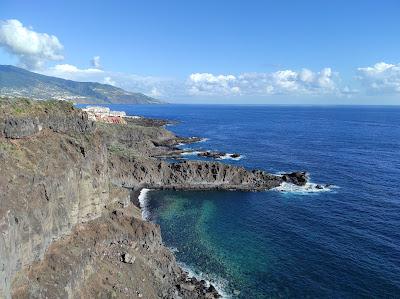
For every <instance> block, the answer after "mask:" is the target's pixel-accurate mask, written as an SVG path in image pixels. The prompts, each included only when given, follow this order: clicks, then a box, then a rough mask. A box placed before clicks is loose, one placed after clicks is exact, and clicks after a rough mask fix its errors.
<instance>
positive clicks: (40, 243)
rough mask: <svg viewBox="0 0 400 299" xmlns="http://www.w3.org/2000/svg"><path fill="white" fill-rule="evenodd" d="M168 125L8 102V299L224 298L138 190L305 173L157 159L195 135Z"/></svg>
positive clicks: (293, 177) (4, 114)
mask: <svg viewBox="0 0 400 299" xmlns="http://www.w3.org/2000/svg"><path fill="white" fill-rule="evenodd" d="M152 124H153V125H152ZM163 124H165V123H163V122H160V121H155V122H152V121H150V120H136V121H135V122H128V124H126V125H105V124H99V125H97V126H96V125H95V124H94V123H93V122H91V121H89V120H88V118H87V116H86V114H85V113H83V112H81V111H80V110H79V109H75V108H74V107H73V106H71V105H69V104H68V103H64V102H54V101H53V102H31V101H26V100H21V101H8V100H6V101H0V170H1V171H0V298H2V297H5V298H11V297H13V298H46V297H47V298H110V297H118V298H124V297H126V298H215V297H217V296H218V294H217V292H216V291H215V289H214V288H213V287H212V286H209V285H207V284H206V283H204V282H198V281H196V280H194V279H191V278H189V277H187V275H186V274H185V273H184V272H182V270H181V269H180V268H179V267H178V265H177V263H176V261H175V258H174V256H173V255H172V254H171V253H170V252H169V251H168V250H167V249H166V248H165V247H164V246H163V245H162V240H161V234H160V229H159V227H158V226H157V225H155V224H153V223H148V222H145V221H143V220H142V219H141V217H140V211H139V210H138V209H137V208H136V207H135V206H134V205H132V203H131V202H130V198H129V196H130V191H131V189H134V190H138V189H140V188H142V187H150V188H159V189H163V188H174V189H232V190H266V189H270V188H273V187H276V186H278V185H279V184H280V183H281V182H282V181H285V182H294V183H298V184H300V183H303V182H304V180H305V175H304V174H301V173H297V174H288V175H284V176H274V175H271V174H268V173H266V172H264V171H248V170H246V169H244V168H240V167H234V166H230V165H225V164H222V163H215V162H195V161H185V162H181V163H167V162H166V161H163V160H160V159H157V158H154V157H155V156H160V155H168V154H169V153H170V152H173V151H175V150H176V149H175V148H174V145H176V144H177V143H179V142H182V141H185V140H186V141H188V142H192V141H193V140H194V139H185V138H180V137H177V136H175V135H174V134H173V133H171V132H169V131H167V130H166V129H165V128H163V127H162V125H163Z"/></svg>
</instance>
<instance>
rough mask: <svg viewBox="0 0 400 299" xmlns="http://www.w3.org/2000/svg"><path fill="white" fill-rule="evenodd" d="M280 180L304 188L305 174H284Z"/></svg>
mask: <svg viewBox="0 0 400 299" xmlns="http://www.w3.org/2000/svg"><path fill="white" fill-rule="evenodd" d="M282 180H283V181H284V182H287V183H292V184H295V185H298V186H304V185H305V184H306V183H307V173H306V172H300V171H298V172H292V173H285V174H283V175H282Z"/></svg>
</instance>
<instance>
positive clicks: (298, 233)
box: [110, 105, 400, 298]
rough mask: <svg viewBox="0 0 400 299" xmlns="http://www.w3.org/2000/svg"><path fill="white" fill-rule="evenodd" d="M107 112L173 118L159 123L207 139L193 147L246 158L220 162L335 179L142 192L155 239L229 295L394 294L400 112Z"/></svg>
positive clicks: (173, 108) (200, 108) (399, 283)
mask: <svg viewBox="0 0 400 299" xmlns="http://www.w3.org/2000/svg"><path fill="white" fill-rule="evenodd" d="M110 107H111V108H112V109H116V110H124V111H126V112H127V113H128V114H131V115H136V114H137V115H143V116H149V117H156V118H166V119H170V120H177V121H179V124H177V125H173V126H169V127H168V129H170V130H172V131H174V132H175V133H177V134H179V135H183V136H200V137H204V138H206V140H205V141H204V142H200V143H196V144H192V145H191V146H190V147H191V148H194V149H201V150H218V151H225V152H228V153H240V154H241V155H242V156H243V157H242V159H240V160H225V161H223V162H227V163H232V164H235V165H241V166H245V167H247V168H259V169H263V170H266V171H269V172H272V173H280V172H288V171H295V170H305V171H307V172H308V173H309V174H310V178H311V182H313V183H322V184H332V185H333V186H332V187H331V188H330V190H328V191H326V192H316V191H317V190H315V189H311V190H306V189H305V188H295V189H293V190H290V189H285V190H283V191H267V192H228V191H225V192H223V191H218V192H217V191H202V192H199V191H198V192H193V191H191V192H189V191H187V192H182V191H179V192H178V191H150V192H148V193H147V198H146V201H147V203H146V206H147V207H146V208H147V210H148V213H149V217H150V220H151V221H154V222H156V223H159V224H160V226H161V231H162V237H163V240H164V243H165V244H166V245H167V246H169V247H170V248H171V249H172V250H173V251H174V252H175V255H176V257H177V259H178V261H179V262H180V263H181V264H182V265H184V267H186V268H188V269H191V271H193V273H195V274H197V275H199V276H201V277H204V278H206V279H208V280H210V281H212V282H213V283H215V284H216V285H217V286H218V287H219V289H220V290H223V291H224V293H225V295H226V296H228V297H233V298H396V297H397V298H399V297H400V188H399V186H400V107H381V106H376V107H372V106H366V107H361V106H357V107H356V106H332V107H305V106H298V107H294V106H225V105H221V106H219V105H214V106H211V105H157V106H156V105H154V106H130V105H111V106H110ZM183 147H189V146H185V145H184V146H183ZM184 158H186V159H197V158H196V157H195V156H185V157H184Z"/></svg>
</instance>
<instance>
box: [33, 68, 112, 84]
mask: <svg viewBox="0 0 400 299" xmlns="http://www.w3.org/2000/svg"><path fill="white" fill-rule="evenodd" d="M41 73H42V74H45V75H48V76H54V77H60V78H64V79H68V80H76V81H99V80H100V82H101V81H103V78H104V75H103V73H104V72H103V71H102V70H99V69H94V68H88V69H80V68H78V67H76V66H74V65H71V64H57V65H55V66H53V67H50V68H48V69H46V70H42V71H41Z"/></svg>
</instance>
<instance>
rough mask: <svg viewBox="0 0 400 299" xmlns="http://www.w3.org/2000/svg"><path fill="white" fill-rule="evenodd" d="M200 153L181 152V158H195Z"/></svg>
mask: <svg viewBox="0 0 400 299" xmlns="http://www.w3.org/2000/svg"><path fill="white" fill-rule="evenodd" d="M200 153H201V152H199V151H192V152H183V153H181V156H197V155H198V154H200Z"/></svg>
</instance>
